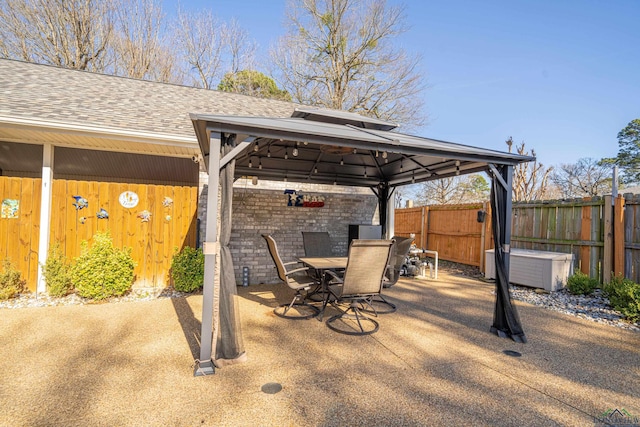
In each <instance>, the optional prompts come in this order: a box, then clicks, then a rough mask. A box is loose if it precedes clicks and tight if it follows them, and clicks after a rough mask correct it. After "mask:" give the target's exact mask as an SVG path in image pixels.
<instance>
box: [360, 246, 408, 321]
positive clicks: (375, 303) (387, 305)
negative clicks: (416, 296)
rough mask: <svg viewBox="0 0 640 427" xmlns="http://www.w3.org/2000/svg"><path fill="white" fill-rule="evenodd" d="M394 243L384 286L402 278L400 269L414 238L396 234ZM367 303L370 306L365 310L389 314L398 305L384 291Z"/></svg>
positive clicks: (364, 309) (388, 286)
mask: <svg viewBox="0 0 640 427" xmlns="http://www.w3.org/2000/svg"><path fill="white" fill-rule="evenodd" d="M392 240H393V241H394V244H393V246H392V247H391V255H390V256H389V265H387V271H386V272H385V276H384V280H383V282H382V287H383V288H390V287H391V286H393V285H395V284H396V282H397V281H398V279H399V278H400V271H401V270H402V266H403V265H404V263H405V261H406V258H407V255H408V254H409V250H410V249H411V243H412V242H413V239H412V238H410V237H398V236H394V237H393V239H392ZM367 305H368V306H369V307H370V309H368V308H363V311H373V312H374V313H376V314H388V313H394V312H395V311H396V310H397V307H396V305H395V304H394V303H392V302H390V301H388V300H387V299H386V298H385V297H384V295H382V293H380V294H378V295H374V296H373V297H372V298H371V299H369V300H368V301H367Z"/></svg>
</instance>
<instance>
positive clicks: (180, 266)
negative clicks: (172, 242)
mask: <svg viewBox="0 0 640 427" xmlns="http://www.w3.org/2000/svg"><path fill="white" fill-rule="evenodd" d="M171 278H172V279H173V287H174V288H175V290H177V291H180V292H193V291H195V290H197V289H200V288H202V283H203V282H204V255H203V254H202V249H200V248H198V249H193V248H192V247H189V246H185V248H184V249H183V250H182V251H180V252H178V248H176V253H175V254H174V255H173V259H172V260H171Z"/></svg>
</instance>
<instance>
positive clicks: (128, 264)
mask: <svg viewBox="0 0 640 427" xmlns="http://www.w3.org/2000/svg"><path fill="white" fill-rule="evenodd" d="M88 246H89V245H88V243H87V242H86V241H83V242H82V251H81V254H80V256H79V257H78V258H76V259H75V263H74V264H73V266H72V267H71V282H72V283H73V285H74V286H75V288H76V292H77V293H78V295H80V296H82V297H85V298H91V299H96V300H101V299H105V298H109V297H112V296H120V295H123V294H124V293H126V292H127V291H129V290H131V286H132V285H133V268H134V267H135V263H134V261H133V258H131V248H124V249H117V248H114V247H113V242H112V241H111V236H110V235H109V233H97V234H96V235H94V236H93V245H92V246H91V248H90V249H89V248H88Z"/></svg>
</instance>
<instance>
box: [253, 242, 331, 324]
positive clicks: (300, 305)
mask: <svg viewBox="0 0 640 427" xmlns="http://www.w3.org/2000/svg"><path fill="white" fill-rule="evenodd" d="M262 237H264V239H265V240H266V241H267V246H268V248H269V254H270V255H271V258H272V259H273V262H274V263H275V265H276V270H277V271H278V277H279V278H280V280H282V281H283V282H284V283H286V284H287V286H289V287H290V288H291V289H293V290H294V291H295V295H294V296H293V299H292V300H291V303H289V304H282V305H280V306H278V307H276V308H274V309H273V312H274V313H275V314H276V315H277V316H280V317H284V318H287V319H309V318H311V317H315V316H317V315H318V313H320V310H319V309H318V307H314V306H312V305H310V304H308V303H307V302H306V301H305V298H306V296H307V295H306V294H307V293H308V292H309V289H311V288H312V287H313V288H317V287H318V286H320V285H319V283H318V281H317V280H316V279H314V278H312V277H310V276H308V275H307V274H306V273H307V271H308V270H309V267H298V268H293V269H291V270H287V268H288V266H294V265H301V264H300V262H299V261H293V262H287V263H284V262H282V259H281V258H280V253H279V252H278V245H277V244H276V241H275V240H274V239H273V237H271V236H270V235H269V234H263V235H262ZM299 273H304V274H299ZM303 292H304V294H303Z"/></svg>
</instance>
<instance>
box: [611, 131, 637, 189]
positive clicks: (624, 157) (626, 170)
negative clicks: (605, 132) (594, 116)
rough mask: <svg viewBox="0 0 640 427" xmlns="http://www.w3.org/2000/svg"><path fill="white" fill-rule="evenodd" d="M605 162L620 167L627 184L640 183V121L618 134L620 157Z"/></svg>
mask: <svg viewBox="0 0 640 427" xmlns="http://www.w3.org/2000/svg"><path fill="white" fill-rule="evenodd" d="M603 162H605V163H609V164H611V163H613V164H616V165H618V166H620V169H621V170H622V180H623V181H624V182H625V183H640V119H634V120H631V121H630V122H629V124H628V125H627V126H625V128H624V129H622V130H621V131H620V132H618V156H617V157H614V158H609V159H603Z"/></svg>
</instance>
